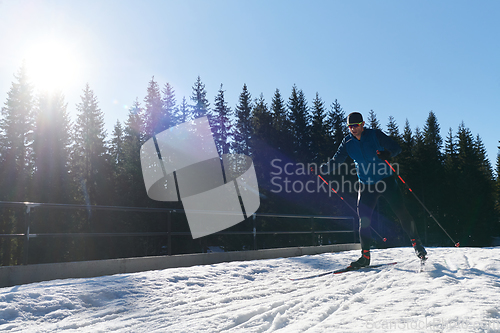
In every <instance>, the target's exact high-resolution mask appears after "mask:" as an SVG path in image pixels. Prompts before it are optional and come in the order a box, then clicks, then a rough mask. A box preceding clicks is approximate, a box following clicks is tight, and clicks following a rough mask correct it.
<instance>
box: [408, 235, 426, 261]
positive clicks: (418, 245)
mask: <svg viewBox="0 0 500 333" xmlns="http://www.w3.org/2000/svg"><path fill="white" fill-rule="evenodd" d="M411 245H412V246H413V248H414V249H415V254H416V255H417V257H418V258H419V259H420V260H427V251H425V248H424V247H423V245H422V242H420V240H418V241H416V240H415V239H412V240H411Z"/></svg>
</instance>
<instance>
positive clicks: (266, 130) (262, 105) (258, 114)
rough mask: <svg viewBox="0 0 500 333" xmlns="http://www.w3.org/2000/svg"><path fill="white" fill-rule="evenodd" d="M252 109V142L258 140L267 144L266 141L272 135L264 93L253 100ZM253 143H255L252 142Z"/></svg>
mask: <svg viewBox="0 0 500 333" xmlns="http://www.w3.org/2000/svg"><path fill="white" fill-rule="evenodd" d="M254 105H255V106H254V109H253V111H252V114H253V117H252V129H253V133H252V138H253V139H254V142H257V141H258V142H260V144H263V145H265V146H268V142H269V141H270V138H271V136H272V130H273V129H272V115H271V113H270V111H269V108H268V107H267V103H266V101H265V99H264V95H263V94H260V96H259V98H258V99H256V100H255V103H254ZM254 145H255V143H254Z"/></svg>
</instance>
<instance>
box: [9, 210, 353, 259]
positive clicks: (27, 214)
mask: <svg viewBox="0 0 500 333" xmlns="http://www.w3.org/2000/svg"><path fill="white" fill-rule="evenodd" d="M0 208H15V209H23V214H24V233H2V234H0V239H2V238H24V249H23V264H28V258H29V248H30V239H33V238H40V237H158V236H165V237H166V238H167V249H166V253H165V254H167V255H172V237H175V236H190V235H191V233H190V232H187V231H186V232H184V231H172V214H176V213H180V214H183V213H184V210H183V209H173V208H146V207H124V206H99V205H77V204H54V203H34V202H7V201H0ZM38 209H52V210H86V211H87V212H89V215H90V212H92V211H98V210H100V211H114V212H144V213H165V214H166V229H167V230H166V231H155V232H65V233H64V232H50V233H48V232H43V233H33V232H31V231H30V229H31V224H32V219H33V212H34V211H35V210H38ZM200 213H214V212H200ZM258 217H261V218H290V219H306V220H309V223H310V228H309V230H302V231H281V230H276V231H274V230H273V231H264V230H257V224H256V219H257V218H258ZM249 219H251V220H252V226H253V228H252V230H244V231H220V232H217V233H216V234H215V235H252V236H253V249H254V250H257V249H258V246H257V236H258V235H300V234H311V240H312V243H313V244H314V242H315V238H316V236H317V235H319V234H348V233H352V239H353V242H354V243H355V242H356V236H357V235H356V231H357V224H356V223H355V219H354V217H353V216H323V215H319V216H318V215H294V214H269V213H255V214H253V215H252V216H251V217H249ZM315 220H344V221H346V220H348V221H351V227H352V228H349V229H344V230H316V229H315ZM1 224H2V222H1V221H0V225H1Z"/></svg>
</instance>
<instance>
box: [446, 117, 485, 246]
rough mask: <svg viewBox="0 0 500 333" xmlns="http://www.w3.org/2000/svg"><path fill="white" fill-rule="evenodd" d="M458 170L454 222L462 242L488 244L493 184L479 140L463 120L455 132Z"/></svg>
mask: <svg viewBox="0 0 500 333" xmlns="http://www.w3.org/2000/svg"><path fill="white" fill-rule="evenodd" d="M457 138H458V140H457V171H458V177H457V179H456V180H455V181H456V185H457V191H456V193H455V194H454V200H455V211H456V214H457V220H458V221H455V223H456V224H457V227H458V232H459V235H460V238H461V239H464V241H462V243H465V244H469V245H476V246H486V245H489V244H490V241H491V239H490V236H491V233H492V232H493V224H492V221H493V220H495V217H494V216H493V215H492V212H494V202H493V200H492V198H493V184H492V179H491V178H490V176H489V175H487V174H485V172H484V171H485V166H486V169H491V167H489V166H488V164H489V161H486V160H485V159H486V156H485V154H484V153H483V152H482V151H481V150H482V148H481V147H482V143H481V142H480V140H479V142H477V140H475V139H474V137H473V136H472V133H471V132H470V130H469V129H468V128H467V127H465V125H464V123H463V122H462V123H461V124H460V126H459V129H458V134H457Z"/></svg>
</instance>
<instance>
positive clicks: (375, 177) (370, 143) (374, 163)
mask: <svg viewBox="0 0 500 333" xmlns="http://www.w3.org/2000/svg"><path fill="white" fill-rule="evenodd" d="M377 150H379V151H382V150H388V151H389V152H390V153H391V157H394V156H396V155H398V154H399V153H400V152H401V147H399V145H398V144H397V143H396V142H395V141H394V140H392V139H391V138H390V137H388V136H387V135H385V134H384V133H383V132H382V131H381V130H378V129H375V130H373V129H369V128H365V129H364V131H363V132H362V134H361V140H358V139H356V138H355V137H354V136H353V135H352V134H349V135H348V136H346V137H345V138H344V140H343V141H342V143H341V144H340V146H339V149H338V150H337V152H336V153H335V155H334V156H333V158H332V159H331V160H330V161H329V163H330V166H334V167H335V168H338V166H339V165H340V164H341V163H343V162H344V161H345V160H346V158H347V156H350V157H351V158H352V159H353V160H354V163H355V164H356V171H357V174H358V178H359V181H360V182H361V183H363V184H375V183H376V182H378V181H379V180H382V179H384V178H387V177H389V176H391V175H392V170H391V168H390V167H389V166H388V165H387V163H385V161H382V160H381V159H379V158H378V157H377ZM333 170H335V169H333Z"/></svg>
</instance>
